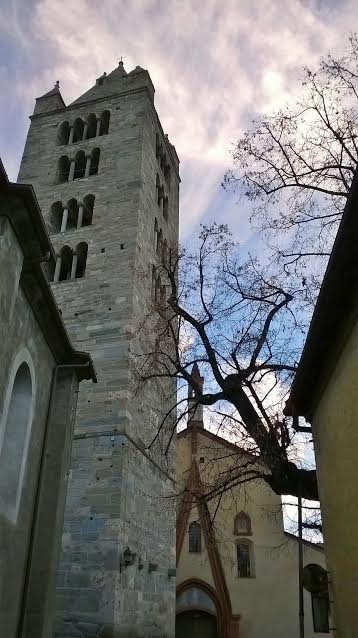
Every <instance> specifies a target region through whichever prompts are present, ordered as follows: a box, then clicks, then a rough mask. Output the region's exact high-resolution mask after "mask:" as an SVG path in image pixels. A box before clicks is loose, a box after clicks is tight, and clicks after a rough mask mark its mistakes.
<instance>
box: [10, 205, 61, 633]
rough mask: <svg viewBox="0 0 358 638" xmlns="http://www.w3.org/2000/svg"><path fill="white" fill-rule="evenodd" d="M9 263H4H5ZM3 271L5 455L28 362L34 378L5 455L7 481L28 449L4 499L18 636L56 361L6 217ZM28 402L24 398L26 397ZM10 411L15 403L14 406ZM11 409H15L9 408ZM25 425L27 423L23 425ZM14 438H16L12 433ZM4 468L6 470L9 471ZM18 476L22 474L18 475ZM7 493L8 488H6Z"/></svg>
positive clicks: (13, 630) (12, 606) (13, 628)
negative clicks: (13, 399) (14, 492)
mask: <svg viewBox="0 0 358 638" xmlns="http://www.w3.org/2000/svg"><path fill="white" fill-rule="evenodd" d="M3 260H4V261H3ZM0 267H1V272H2V273H5V272H7V273H8V276H7V277H3V279H2V282H1V293H0V294H1V301H0V361H1V366H0V452H1V449H2V446H3V444H4V440H5V437H6V436H7V437H9V436H11V435H12V433H11V432H8V431H7V429H6V427H7V426H6V418H5V417H6V414H8V409H7V406H6V401H9V400H10V396H11V390H12V387H13V386H12V385H11V387H10V384H12V383H13V382H14V379H15V375H16V372H17V370H18V368H19V367H20V365H21V364H23V362H25V364H26V365H28V370H29V371H30V374H31V396H30V395H29V396H28V397H27V398H26V400H28V401H29V404H28V405H29V410H30V413H29V414H30V420H29V422H28V427H27V429H26V431H20V430H19V428H17V429H18V430H19V432H18V434H19V436H18V435H17V437H16V439H15V440H13V448H12V454H11V455H8V456H6V457H5V456H4V455H2V456H1V464H2V471H3V472H4V473H5V474H7V480H10V478H9V477H11V476H13V475H14V470H13V464H14V462H15V461H14V457H15V456H16V452H18V450H21V449H22V450H23V455H22V460H23V462H24V461H25V464H24V465H22V466H21V467H22V470H21V471H20V477H21V478H20V483H19V490H20V491H19V492H18V497H17V506H14V507H9V502H8V501H6V502H4V501H2V500H1V499H0V627H1V633H2V634H3V635H4V636H5V635H6V638H15V636H16V637H17V636H18V633H17V631H18V622H19V620H20V613H21V610H22V604H23V600H22V596H23V591H24V590H23V588H24V582H25V581H24V579H25V574H26V573H27V569H28V552H29V544H30V538H31V526H32V522H33V516H34V505H35V497H36V489H37V481H38V472H39V466H40V459H41V452H42V446H43V442H44V433H45V428H46V422H47V408H48V401H49V396H50V390H51V384H52V371H53V368H54V365H55V363H54V359H53V356H52V354H51V352H50V349H49V347H48V345H47V343H46V341H45V339H44V337H43V335H42V332H41V330H40V328H39V325H38V323H37V321H36V319H35V317H34V315H33V313H32V310H31V307H30V306H29V303H28V301H27V299H26V297H25V295H24V293H23V291H22V288H21V285H20V274H21V268H22V251H21V248H20V246H19V244H18V242H17V239H16V237H15V234H14V232H13V230H12V228H11V226H10V223H9V221H8V220H7V219H4V218H2V217H0ZM20 400H21V401H24V396H23V395H22V396H21V397H20ZM8 407H9V405H8ZM9 409H10V408H9ZM20 425H21V424H20ZM12 436H13V435H12ZM4 464H6V467H5V469H4ZM17 475H18V474H17ZM1 493H2V490H1Z"/></svg>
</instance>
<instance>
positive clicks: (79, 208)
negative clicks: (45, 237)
mask: <svg viewBox="0 0 358 638" xmlns="http://www.w3.org/2000/svg"><path fill="white" fill-rule="evenodd" d="M94 201H95V196H94V195H92V194H89V195H86V196H85V197H84V198H83V200H77V199H75V198H74V197H73V198H71V199H69V200H68V202H67V203H65V204H63V203H62V202H60V201H57V202H54V203H53V204H52V206H51V210H50V232H51V234H57V233H65V232H66V231H69V230H76V229H79V228H83V227H84V226H90V225H91V224H92V218H93V208H94Z"/></svg>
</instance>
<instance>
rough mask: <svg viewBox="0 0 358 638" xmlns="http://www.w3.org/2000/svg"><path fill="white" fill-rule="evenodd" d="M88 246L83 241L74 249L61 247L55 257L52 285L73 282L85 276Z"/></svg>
mask: <svg viewBox="0 0 358 638" xmlns="http://www.w3.org/2000/svg"><path fill="white" fill-rule="evenodd" d="M87 253H88V244H87V243H86V242H84V241H82V242H80V243H79V244H77V246H76V248H75V249H73V248H70V246H63V247H62V248H61V250H60V251H59V253H58V254H57V255H56V268H55V275H54V279H53V283H54V284H58V283H60V282H61V281H74V280H75V279H81V278H82V277H84V276H85V272H86V264H87Z"/></svg>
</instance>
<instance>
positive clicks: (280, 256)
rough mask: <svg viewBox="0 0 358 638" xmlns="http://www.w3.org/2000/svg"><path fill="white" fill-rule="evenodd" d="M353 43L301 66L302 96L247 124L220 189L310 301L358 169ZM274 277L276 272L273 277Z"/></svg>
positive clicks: (357, 71) (356, 44) (357, 52)
mask: <svg viewBox="0 0 358 638" xmlns="http://www.w3.org/2000/svg"><path fill="white" fill-rule="evenodd" d="M357 122H358V40H357V36H356V35H352V36H351V37H350V38H349V48H348V50H347V52H346V54H345V55H344V56H343V57H341V58H335V57H333V56H332V55H328V56H327V58H326V59H323V60H322V61H321V63H320V66H319V68H318V69H317V70H316V71H315V72H312V71H311V70H310V69H309V68H307V67H305V68H304V70H303V79H302V96H301V97H300V98H299V99H298V100H297V102H296V103H294V104H290V105H288V106H286V107H285V108H283V109H281V110H280V111H278V112H277V113H274V114H273V115H270V116H266V117H261V118H258V119H257V120H255V121H253V123H252V126H251V127H250V128H249V130H248V131H247V132H246V133H245V134H244V135H243V137H242V138H241V139H239V140H238V142H237V143H236V145H235V149H234V154H233V159H234V168H233V169H232V170H229V171H228V172H227V173H226V176H225V179H224V185H225V186H227V187H233V188H235V189H237V190H238V193H239V194H240V195H242V196H244V197H246V198H248V200H249V201H250V202H251V203H252V217H251V219H252V223H253V224H254V226H255V227H256V228H257V229H259V231H261V233H263V234H264V236H265V238H266V241H267V242H268V244H269V246H270V247H271V249H272V260H273V262H274V263H275V264H276V266H277V265H278V266H280V267H282V268H283V270H282V274H283V275H284V276H286V275H287V274H289V275H290V276H291V277H292V276H295V275H297V276H298V277H299V279H300V280H301V281H302V280H303V281H304V283H305V286H306V288H305V291H303V292H305V295H306V298H307V300H308V301H312V300H314V298H315V294H316V292H317V289H318V286H319V284H320V280H321V273H322V269H323V267H324V264H325V262H326V258H327V257H328V256H329V254H330V250H331V247H332V243H333V240H334V237H335V234H336V229H337V225H338V223H339V220H340V218H341V215H342V211H343V208H344V204H345V201H346V198H347V196H348V192H349V188H350V184H351V181H352V178H353V175H354V173H355V170H356V168H357V163H358V144H357ZM279 274H280V270H279V269H277V270H276V276H279Z"/></svg>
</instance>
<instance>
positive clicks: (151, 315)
mask: <svg viewBox="0 0 358 638" xmlns="http://www.w3.org/2000/svg"><path fill="white" fill-rule="evenodd" d="M357 90H358V41H357V38H356V36H351V37H350V39H349V50H348V51H347V53H346V54H345V55H344V56H343V57H341V58H339V59H337V58H335V57H333V56H331V55H328V57H327V58H326V59H325V60H322V61H321V63H320V66H319V68H318V70H317V71H315V72H312V71H310V70H309V69H308V68H305V69H304V79H303V90H302V95H301V97H300V99H299V100H298V101H297V102H296V103H294V104H291V105H289V106H287V107H285V108H283V109H282V110H281V111H279V112H278V113H275V114H273V115H271V116H265V117H262V118H259V119H257V120H256V121H254V122H253V123H252V126H251V127H250V129H249V130H248V131H247V132H246V133H245V134H244V135H243V136H242V138H241V139H239V140H238V142H237V144H236V147H235V151H234V156H233V160H234V167H233V168H232V169H231V170H229V171H228V172H227V174H226V176H225V180H224V184H225V186H226V187H228V188H231V187H234V188H237V189H238V191H239V193H240V194H241V196H242V197H246V198H248V199H249V201H250V202H251V203H252V218H251V219H252V222H253V224H254V225H255V227H257V229H258V230H259V232H260V233H261V236H262V237H263V238H264V239H265V241H266V243H267V244H268V245H269V247H270V251H271V252H270V257H269V259H268V260H266V262H265V263H262V262H260V259H259V258H257V257H256V258H253V257H250V256H247V254H246V255H244V254H242V253H241V252H240V248H239V246H238V245H237V244H236V243H235V242H234V241H233V239H232V237H231V235H230V232H229V230H228V228H226V227H225V226H222V225H220V224H212V225H210V226H203V227H202V230H201V234H200V237H199V239H198V242H197V245H196V246H195V247H194V248H193V249H191V250H188V249H183V250H181V251H179V255H178V252H177V249H176V247H174V246H172V247H170V249H169V250H167V248H166V250H165V251H163V252H162V256H161V260H160V263H158V265H157V268H156V272H157V276H158V277H159V279H157V281H160V293H159V294H157V291H156V292H155V294H154V297H153V303H152V304H151V307H150V309H149V310H148V317H147V321H149V322H151V323H152V325H153V326H154V325H155V331H157V330H158V328H159V333H160V338H159V339H156V340H155V344H150V343H147V344H146V347H145V348H144V350H143V351H142V352H141V355H140V357H138V359H137V363H136V369H137V374H138V379H139V382H140V383H147V382H150V383H161V382H163V381H164V380H165V379H166V378H167V379H171V380H172V379H176V380H177V381H178V384H179V395H178V397H179V398H177V399H176V398H174V397H172V402H171V403H170V404H168V410H167V411H166V413H165V414H163V415H161V418H160V423H159V427H158V432H160V431H163V430H164V429H165V430H166V431H168V429H169V430H170V432H171V434H170V436H169V441H170V440H171V438H172V436H173V434H174V432H175V428H176V426H177V424H178V423H179V422H180V420H181V419H182V418H184V417H186V416H188V410H189V411H190V407H189V408H188V406H187V403H186V396H184V395H183V394H182V392H181V391H180V388H181V386H182V385H183V384H184V385H185V386H186V385H189V386H190V387H191V388H192V391H193V392H194V396H195V400H196V402H197V404H199V403H200V404H201V405H204V406H206V408H207V410H208V411H210V415H211V417H212V418H213V419H214V420H215V423H216V425H217V426H218V427H219V426H220V427H222V428H226V430H227V429H228V430H229V431H230V433H231V435H232V437H233V439H234V441H235V442H236V443H237V444H238V445H239V446H240V448H241V449H244V450H245V451H246V452H247V453H248V457H247V458H248V459H249V461H248V463H247V464H245V466H244V467H243V466H242V465H241V466H240V468H239V467H236V466H235V464H233V466H232V468H231V469H230V471H228V472H227V473H226V474H224V475H223V476H222V477H221V482H220V484H219V483H218V484H217V485H215V486H214V488H213V489H212V494H214V495H216V494H217V493H219V492H220V490H226V489H229V488H230V487H232V486H234V485H237V484H238V483H244V482H246V481H249V480H252V479H255V478H259V479H261V480H264V481H265V482H266V483H267V484H268V485H269V486H270V487H271V488H272V489H273V490H274V491H275V492H276V493H277V494H282V495H286V494H291V495H293V496H302V497H303V498H306V499H311V500H318V490H317V481H316V472H315V468H314V465H313V462H312V456H310V455H305V454H302V445H303V444H304V443H305V442H307V441H309V440H310V434H309V431H310V428H309V427H307V426H302V424H300V423H298V421H297V419H291V418H287V417H285V416H284V415H283V406H284V399H285V395H286V396H287V393H288V391H289V387H290V383H291V380H292V377H293V375H294V373H295V370H296V368H297V362H298V360H299V357H300V349H301V347H302V340H303V335H304V325H305V324H307V319H308V317H309V314H308V313H307V305H308V306H310V308H311V309H312V303H313V302H314V300H315V296H316V293H317V290H318V287H319V284H320V280H321V277H322V274H323V268H324V264H325V259H326V258H327V257H328V255H329V254H330V250H331V246H332V243H333V240H334V237H335V233H336V229H337V226H338V223H339V220H340V217H341V215H342V212H343V208H344V204H345V201H346V198H347V195H348V192H349V188H350V184H351V181H352V178H353V175H354V173H355V170H356V167H357V162H358V144H357V134H356V127H357V115H358V100H357V98H358V93H357ZM159 252H160V251H159ZM317 264H318V265H317ZM194 363H198V364H199V367H200V369H201V372H202V374H203V376H204V377H205V378H206V385H205V386H204V390H203V389H202V388H201V386H200V384H198V383H197V381H196V379H195V377H194V376H193V375H192V374H191V370H192V367H193V365H194ZM189 416H190V414H189ZM168 445H169V443H168ZM250 459H252V461H250ZM212 494H208V497H210V495H212Z"/></svg>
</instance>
